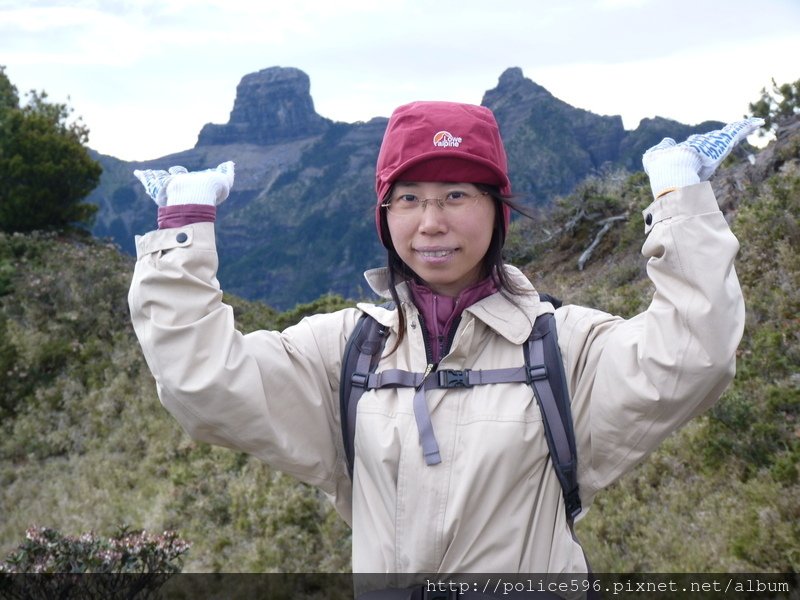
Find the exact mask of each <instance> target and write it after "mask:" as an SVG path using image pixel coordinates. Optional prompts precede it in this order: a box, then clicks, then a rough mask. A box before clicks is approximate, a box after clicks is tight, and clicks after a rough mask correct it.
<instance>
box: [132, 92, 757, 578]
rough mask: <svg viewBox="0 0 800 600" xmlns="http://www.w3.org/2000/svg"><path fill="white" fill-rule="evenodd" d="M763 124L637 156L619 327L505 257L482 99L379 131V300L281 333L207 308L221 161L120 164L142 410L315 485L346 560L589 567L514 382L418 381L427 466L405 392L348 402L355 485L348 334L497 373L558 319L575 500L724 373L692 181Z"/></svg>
mask: <svg viewBox="0 0 800 600" xmlns="http://www.w3.org/2000/svg"><path fill="white" fill-rule="evenodd" d="M759 124H760V121H759V120H755V119H751V120H748V121H743V122H739V123H735V124H732V125H729V126H728V127H726V128H725V129H723V130H720V131H717V132H712V133H710V134H708V135H706V136H693V137H692V138H690V139H689V140H687V141H686V142H684V143H682V144H675V142H674V141H672V140H670V139H666V140H664V141H663V142H662V143H661V144H659V145H658V146H656V147H654V148H653V149H651V150H650V151H648V152H647V153H646V155H645V157H644V164H645V168H646V170H647V171H648V173H649V175H650V180H651V185H652V188H653V191H654V196H655V197H656V199H655V200H654V202H653V203H652V204H651V205H650V206H649V207H648V208H647V209H646V210H645V211H644V222H645V234H646V239H645V242H644V247H643V254H644V255H645V256H646V257H647V258H648V259H649V261H648V272H649V276H650V278H651V279H652V281H653V283H654V284H655V287H656V293H655V295H654V297H653V301H652V303H651V304H650V306H649V307H648V309H647V310H646V311H644V312H643V313H641V314H639V315H637V316H636V317H634V318H632V319H628V320H624V319H621V318H619V317H614V316H612V315H609V314H606V313H603V312H600V311H597V310H592V309H589V308H583V307H578V306H564V307H561V308H558V309H555V308H554V306H553V305H552V304H550V303H549V302H544V301H542V300H541V299H540V298H539V295H538V294H537V293H536V291H535V290H534V289H533V286H532V285H531V283H530V282H529V281H528V280H527V279H526V278H525V277H524V276H523V275H522V273H521V272H520V271H518V270H517V269H515V268H513V267H510V266H504V265H503V264H502V261H501V258H500V251H501V249H502V245H503V241H504V238H505V234H506V232H507V229H508V224H509V217H510V204H509V201H508V199H507V198H508V197H509V195H510V192H511V186H510V182H509V179H508V175H507V164H506V154H505V151H504V149H503V144H502V141H501V138H500V133H499V130H498V127H497V124H496V122H495V119H494V117H493V115H492V113H491V112H490V111H489V110H488V109H486V108H483V107H480V106H472V105H464V104H455V103H449V102H416V103H412V104H409V105H406V106H402V107H400V108H398V109H397V110H396V111H395V112H394V113H393V115H392V117H391V119H390V121H389V124H388V126H387V130H386V133H385V137H384V140H383V143H382V146H381V150H380V155H379V157H378V164H377V172H376V191H377V204H376V212H375V214H376V225H377V228H378V234H379V236H380V239H381V241H382V242H383V244H384V245H385V246H386V248H387V252H388V257H389V258H388V267H387V268H384V269H377V270H373V271H370V272H368V273H367V274H366V277H367V280H368V281H369V283H370V285H371V286H372V288H373V290H374V291H375V292H376V293H377V294H378V295H380V296H382V297H384V298H393V299H394V300H395V303H396V305H397V306H398V307H399V310H390V309H387V308H383V307H381V306H375V305H372V304H359V305H358V307H357V308H350V309H345V310H342V311H339V312H336V313H332V314H326V315H315V316H312V317H309V318H306V319H304V320H303V321H302V322H301V323H299V324H297V325H295V326H293V327H289V328H288V329H286V330H285V331H284V332H280V333H279V332H268V331H259V332H255V333H251V334H248V335H242V334H240V333H238V332H236V331H235V329H234V320H233V312H232V310H231V309H230V307H228V306H225V305H224V304H222V301H221V298H222V292H221V291H220V288H219V284H218V282H217V279H216V269H217V255H216V249H215V240H214V225H213V220H214V215H215V211H216V205H218V204H219V203H220V202H222V201H223V200H224V199H225V198H226V197H227V195H228V191H229V188H230V186H231V185H232V182H233V164H232V163H225V164H224V165H220V167H218V168H217V169H216V170H209V171H204V172H198V173H187V172H186V171H185V169H181V168H173V169H172V170H170V172H164V171H146V172H137V173H136V174H137V176H138V177H139V178H140V180H141V181H142V182H143V183H144V185H145V186H146V188H147V190H148V193H150V195H151V196H152V197H153V198H154V199H155V200H156V202H157V203H158V204H159V227H160V228H159V229H158V230H157V231H153V232H150V233H148V234H147V235H145V236H142V237H139V238H137V243H136V245H137V251H138V261H137V265H136V269H135V274H134V278H133V282H132V285H131V291H130V297H129V300H130V306H131V312H132V317H133V323H134V326H135V329H136V333H137V335H138V337H139V340H140V342H141V345H142V348H143V350H144V354H145V357H146V358H147V362H148V365H149V367H150V369H151V370H152V373H153V375H154V377H155V379H156V381H157V384H158V393H159V396H160V398H161V401H162V403H163V404H164V406H165V407H166V408H167V409H168V410H169V411H170V412H171V413H172V414H173V415H174V416H175V417H176V418H177V419H178V420H179V421H180V422H181V424H182V425H183V427H184V428H185V429H186V430H187V431H188V432H189V434H190V435H191V436H192V437H194V438H195V439H198V440H202V441H205V442H209V443H213V444H220V445H223V446H227V447H231V448H235V449H237V450H242V451H245V452H249V453H251V454H253V455H255V456H257V457H258V458H260V459H262V460H264V461H265V462H267V463H269V464H270V465H272V466H273V467H275V468H277V469H280V470H283V471H285V472H287V473H289V474H291V475H294V476H295V477H297V478H298V479H300V480H301V481H304V482H306V483H309V484H312V485H315V486H318V487H319V488H320V489H322V490H323V491H324V492H325V493H326V494H327V495H328V496H329V497H330V498H331V500H332V502H333V503H334V505H335V507H336V510H337V511H338V512H339V513H340V514H341V516H342V517H343V518H344V519H345V520H346V521H347V522H348V523H351V524H352V527H353V570H354V571H355V572H370V573H386V572H394V573H457V572H462V573H464V572H473V573H474V572H484V573H488V572H518V573H585V572H586V570H587V565H586V561H585V559H584V556H583V553H582V551H581V548H580V546H579V544H578V543H577V542H576V541H575V540H574V539H573V537H572V535H571V533H570V527H569V524H568V523H567V518H566V516H565V511H564V501H563V498H562V494H561V489H560V487H559V483H558V481H557V478H556V476H555V474H554V471H553V468H552V467H551V465H550V462H549V458H548V449H547V444H546V441H545V439H544V435H543V432H542V417H541V414H540V411H539V408H538V407H537V405H536V401H535V400H534V397H533V393H532V391H531V388H530V387H529V386H528V385H527V384H525V383H518V384H495V385H484V386H476V387H472V388H459V389H452V390H443V389H433V390H428V391H427V393H426V394H425V407H424V408H425V410H426V411H427V413H428V414H427V416H428V418H429V420H430V423H431V425H432V430H433V436H434V439H435V443H436V454H435V455H433V454H429V455H428V456H424V455H423V451H422V449H421V448H420V434H419V431H418V425H417V421H416V419H415V414H414V407H413V405H412V397H413V395H414V390H411V389H380V390H372V391H368V392H366V393H365V394H364V396H363V397H362V398H361V401H360V403H359V405H358V421H357V429H356V434H355V444H356V452H355V469H354V474H353V480H352V482H351V480H350V477H349V475H348V469H347V466H346V462H345V460H344V450H343V444H342V439H341V425H340V416H339V408H338V388H339V377H340V370H341V363H342V354H343V351H344V348H345V343H346V341H347V339H348V337H349V336H350V334H351V332H352V331H353V329H354V327H355V325H356V322H357V320H358V318H359V316H360V315H361V314H362V313H368V314H369V315H371V316H372V317H374V318H375V319H376V320H378V321H379V322H380V323H382V324H383V325H385V326H387V327H388V328H389V331H390V333H389V337H388V340H387V344H386V349H385V351H384V354H383V356H382V358H381V362H380V364H379V366H378V371H383V370H386V369H404V370H407V371H412V372H425V371H428V372H430V371H432V370H437V369H438V370H442V369H459V370H463V369H499V368H506V367H513V366H518V365H520V364H521V363H522V353H521V345H522V344H523V343H524V342H525V340H526V339H527V337H528V335H529V333H530V331H531V326H532V324H533V321H534V319H535V318H536V316H537V315H538V314H541V313H548V312H549V313H553V312H554V313H555V318H556V324H557V331H558V339H559V345H560V349H561V353H562V356H563V362H564V369H565V373H566V377H567V383H568V387H569V392H570V396H571V399H572V400H571V402H572V414H573V419H574V427H575V433H576V438H577V455H578V467H579V473H578V480H579V484H580V492H581V500H582V504H583V507H584V511H585V510H586V509H587V508H588V506H589V505H590V504H591V501H592V499H593V497H594V495H595V493H596V492H597V491H598V490H600V489H601V488H603V487H605V486H607V485H609V484H610V483H612V482H613V481H615V480H616V479H617V478H619V477H620V476H621V475H622V474H624V473H625V472H627V471H629V470H630V469H631V468H632V467H633V466H635V465H636V464H637V463H638V462H640V461H641V460H642V459H643V458H644V457H645V456H646V455H647V454H648V453H649V452H651V451H652V450H653V449H654V448H655V447H656V446H657V445H658V444H659V443H660V442H661V441H662V440H663V439H664V438H665V437H666V436H667V435H668V434H670V433H671V432H673V431H674V430H676V429H677V428H678V427H680V426H681V425H683V424H684V423H685V422H686V421H688V420H689V419H691V418H692V417H693V416H695V415H697V414H699V413H700V412H702V411H703V410H705V409H707V408H708V407H709V406H711V404H712V403H713V402H715V401H716V400H717V399H718V398H719V396H720V394H721V393H722V391H723V390H724V389H725V387H726V386H727V385H728V383H729V382H730V380H731V378H732V376H733V373H734V368H735V350H736V347H737V344H738V342H739V339H740V337H741V333H742V328H743V320H744V306H743V302H742V296H741V290H740V288H739V284H738V281H737V279H736V274H735V271H734V269H733V260H734V256H735V255H736V252H737V249H738V243H737V241H736V239H735V238H734V237H733V235H732V234H731V232H730V230H729V229H728V226H727V224H726V221H725V219H724V218H723V215H722V214H721V213H720V211H719V208H718V206H717V203H716V201H715V199H714V196H713V193H712V191H711V187H710V185H709V184H708V183H704V182H701V181H702V180H706V179H708V177H709V176H710V175H711V173H713V171H714V168H716V166H717V165H718V164H719V162H720V161H721V160H722V159H723V158H724V157H725V156H726V155H727V154H728V153H729V152H730V150H731V149H732V148H733V146H734V145H735V144H736V143H737V142H738V141H739V140H740V139H742V138H743V137H745V136H746V135H747V134H749V133H750V132H752V131H753V130H754V129H756V128H757V127H758V125H759Z"/></svg>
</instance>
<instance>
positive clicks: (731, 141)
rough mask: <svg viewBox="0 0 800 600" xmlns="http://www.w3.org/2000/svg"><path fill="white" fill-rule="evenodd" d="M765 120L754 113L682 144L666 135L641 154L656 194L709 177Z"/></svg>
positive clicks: (657, 195)
mask: <svg viewBox="0 0 800 600" xmlns="http://www.w3.org/2000/svg"><path fill="white" fill-rule="evenodd" d="M763 124H764V119H759V118H755V117H751V118H749V119H745V120H743V121H735V122H733V123H729V124H728V125H726V126H725V127H723V128H722V129H717V130H716V131H710V132H709V133H703V134H695V135H691V136H689V137H688V138H687V139H686V141H684V142H681V143H680V144H676V143H675V140H673V139H672V138H664V139H663V140H661V142H659V143H658V144H656V145H655V146H653V147H652V148H650V149H649V150H647V152H645V153H644V156H642V165H644V170H645V172H646V173H647V174H648V175H649V176H650V187H651V189H652V190H653V196H654V197H656V198H658V197H659V196H660V195H662V194H663V193H664V192H665V191H669V190H673V189H676V188H679V187H685V186H687V185H692V184H693V183H699V182H701V181H706V180H708V178H709V177H711V175H712V174H713V173H714V171H715V170H716V168H717V167H718V166H719V164H720V163H721V162H722V161H723V160H725V157H726V156H728V154H730V153H731V150H733V148H734V147H735V146H736V144H738V143H739V142H740V141H741V140H743V139H744V138H746V137H747V136H748V135H750V134H751V133H753V132H754V131H755V130H756V129H758V128H759V127H761V126H762V125H763Z"/></svg>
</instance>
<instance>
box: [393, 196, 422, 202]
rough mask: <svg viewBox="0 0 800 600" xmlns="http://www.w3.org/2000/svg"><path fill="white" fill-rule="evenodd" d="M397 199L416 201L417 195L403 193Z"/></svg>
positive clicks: (399, 200) (400, 200)
mask: <svg viewBox="0 0 800 600" xmlns="http://www.w3.org/2000/svg"><path fill="white" fill-rule="evenodd" d="M396 200H397V201H398V202H416V201H417V197H416V196H415V195H414V194H401V195H400V196H398V197H397V198H396Z"/></svg>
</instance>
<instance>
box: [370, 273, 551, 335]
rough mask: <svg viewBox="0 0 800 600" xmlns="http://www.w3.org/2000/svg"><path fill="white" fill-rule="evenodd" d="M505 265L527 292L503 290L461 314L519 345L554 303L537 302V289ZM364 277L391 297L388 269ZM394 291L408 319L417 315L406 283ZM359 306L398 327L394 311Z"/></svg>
mask: <svg viewBox="0 0 800 600" xmlns="http://www.w3.org/2000/svg"><path fill="white" fill-rule="evenodd" d="M504 268H505V270H506V274H507V275H508V276H509V277H510V278H511V280H512V281H513V282H514V283H515V284H517V285H518V286H519V287H521V288H522V289H524V290H527V291H528V292H529V293H528V294H525V295H520V296H514V297H512V298H511V299H509V297H507V296H506V295H505V294H504V293H503V292H497V293H494V294H492V295H490V296H487V297H486V298H483V299H482V300H479V301H478V302H476V303H475V304H473V305H472V306H470V307H468V308H466V309H464V314H467V313H469V314H471V315H473V316H474V317H475V318H476V319H478V320H479V321H482V322H483V323H485V324H486V325H487V326H488V327H490V328H491V329H493V330H494V331H496V332H497V333H498V334H499V335H501V336H503V337H504V338H506V339H507V340H508V341H509V342H511V343H513V344H522V343H523V342H524V341H525V340H527V339H528V336H529V335H530V333H531V328H532V327H533V321H534V320H535V318H536V317H537V316H538V315H539V314H540V313H546V312H553V306H552V305H551V304H549V303H547V302H540V300H539V294H538V292H537V291H536V290H535V289H534V287H533V285H532V284H531V282H530V281H528V278H527V277H525V275H523V274H522V272H521V271H520V270H519V269H517V268H516V267H513V266H511V265H505V267H504ZM364 277H365V278H366V280H367V283H369V285H370V287H371V288H372V290H373V291H374V292H375V293H376V294H378V295H379V296H380V297H382V298H386V299H391V294H390V293H389V271H388V269H387V268H386V267H382V268H379V269H371V270H369V271H367V272H366V273H364ZM397 293H398V296H399V297H400V302H401V304H402V305H403V307H404V309H405V310H406V314H407V316H408V318H409V319H411V318H416V316H417V313H418V310H417V308H416V306H414V303H413V301H412V298H411V292H410V290H409V289H408V284H407V283H406V282H402V283H399V284H398V285H397ZM358 307H359V308H360V309H361V310H363V311H364V312H367V313H369V314H370V315H372V316H373V317H374V318H375V319H377V320H378V322H380V323H381V324H382V325H387V326H389V327H392V328H395V329H396V328H397V316H396V314H395V313H394V312H393V311H392V312H389V311H386V310H384V309H381V308H379V307H374V306H373V305H370V304H366V303H363V304H359V305H358Z"/></svg>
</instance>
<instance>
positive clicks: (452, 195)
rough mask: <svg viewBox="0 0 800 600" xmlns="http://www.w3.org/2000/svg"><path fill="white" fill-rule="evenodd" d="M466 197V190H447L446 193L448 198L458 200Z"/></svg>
mask: <svg viewBox="0 0 800 600" xmlns="http://www.w3.org/2000/svg"><path fill="white" fill-rule="evenodd" d="M466 198H467V194H466V192H449V193H448V194H447V199H448V200H453V201H458V200H464V199H466Z"/></svg>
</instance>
